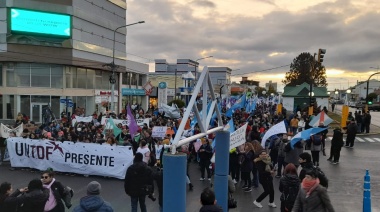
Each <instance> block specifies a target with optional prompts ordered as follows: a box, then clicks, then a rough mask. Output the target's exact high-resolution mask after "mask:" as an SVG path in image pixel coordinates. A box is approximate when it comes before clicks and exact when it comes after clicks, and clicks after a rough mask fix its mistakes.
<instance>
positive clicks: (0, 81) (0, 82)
mask: <svg viewBox="0 0 380 212" xmlns="http://www.w3.org/2000/svg"><path fill="white" fill-rule="evenodd" d="M0 86H3V66H2V65H1V64H0ZM0 103H1V102H0ZM0 113H2V111H0Z"/></svg>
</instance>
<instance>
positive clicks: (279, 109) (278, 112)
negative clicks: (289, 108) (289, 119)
mask: <svg viewBox="0 0 380 212" xmlns="http://www.w3.org/2000/svg"><path fill="white" fill-rule="evenodd" d="M281 113H282V104H278V105H277V114H281Z"/></svg>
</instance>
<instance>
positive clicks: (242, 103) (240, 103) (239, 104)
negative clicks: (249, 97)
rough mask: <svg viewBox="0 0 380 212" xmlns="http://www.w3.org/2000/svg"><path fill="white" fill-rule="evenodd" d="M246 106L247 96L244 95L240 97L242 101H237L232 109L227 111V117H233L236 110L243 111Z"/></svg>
mask: <svg viewBox="0 0 380 212" xmlns="http://www.w3.org/2000/svg"><path fill="white" fill-rule="evenodd" d="M245 104H246V95H245V94H243V95H242V96H241V97H240V99H239V100H237V101H236V102H235V104H234V105H232V106H231V108H230V109H228V110H227V112H226V116H227V117H231V116H232V114H233V113H234V111H235V110H237V109H241V108H245Z"/></svg>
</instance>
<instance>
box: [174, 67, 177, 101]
mask: <svg viewBox="0 0 380 212" xmlns="http://www.w3.org/2000/svg"><path fill="white" fill-rule="evenodd" d="M174 99H177V69H175V70H174Z"/></svg>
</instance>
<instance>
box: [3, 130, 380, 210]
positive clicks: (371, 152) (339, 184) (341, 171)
mask: <svg viewBox="0 0 380 212" xmlns="http://www.w3.org/2000/svg"><path fill="white" fill-rule="evenodd" d="M360 138H361V139H362V140H365V141H366V142H360V141H358V140H357V141H356V143H355V146H354V149H349V148H343V149H342V152H341V160H340V164H338V165H332V164H330V163H328V161H326V159H327V157H323V156H321V161H320V165H321V169H322V170H323V171H324V172H325V174H326V175H327V176H328V178H329V180H330V182H329V185H330V186H329V189H328V194H329V195H330V198H331V201H332V204H333V205H334V208H335V211H337V212H347V211H348V212H359V211H362V204H363V181H364V180H363V179H364V174H365V170H366V169H369V170H370V174H371V192H372V211H373V212H377V211H380V201H378V200H379V199H380V169H379V168H378V167H380V160H379V159H380V154H379V149H380V142H379V139H378V136H376V135H370V136H366V137H360ZM368 139H370V140H368ZM371 141H374V142H371ZM327 145H328V146H327V147H328V148H329V145H330V142H329V141H328V142H327ZM327 152H328V151H327ZM9 168H10V165H9V163H3V165H1V166H0V182H4V181H9V182H11V183H12V184H13V186H14V188H21V187H24V186H26V185H27V184H28V182H29V181H30V180H31V179H33V178H40V175H41V174H40V173H31V172H30V171H22V170H16V171H10V170H9ZM189 172H190V178H191V180H192V183H193V184H194V190H193V191H188V193H187V206H186V211H187V212H195V211H199V208H200V203H199V197H200V193H201V191H202V189H203V188H205V187H207V186H209V182H208V181H203V182H201V181H199V177H200V172H199V170H198V165H197V164H192V165H191V166H190V170H189ZM56 179H57V180H59V181H61V182H62V183H63V184H64V185H68V186H70V187H72V188H73V189H74V191H75V195H74V197H73V201H72V202H73V205H74V206H76V205H78V204H79V200H80V198H81V197H83V196H85V195H86V186H87V184H88V183H89V182H90V181H93V180H96V181H98V182H100V183H101V185H102V191H101V195H102V196H103V198H104V199H105V200H106V201H108V202H110V203H111V205H112V206H113V208H114V211H116V212H122V211H126V212H128V211H131V209H130V198H129V197H128V196H126V194H125V193H124V188H123V181H122V180H118V179H111V178H103V177H94V176H90V177H84V176H82V175H77V176H66V175H57V176H56ZM278 182H279V179H277V178H275V180H274V183H275V203H276V204H277V206H278V208H276V209H274V208H269V207H268V206H267V202H268V198H266V199H264V200H263V202H262V203H263V206H264V207H263V208H261V209H259V208H256V207H255V206H254V205H253V203H252V202H253V200H254V199H255V198H256V197H258V196H259V195H260V193H261V192H262V188H261V187H260V188H258V189H253V191H252V192H251V193H245V192H243V191H242V190H241V189H240V187H241V185H240V183H238V184H237V186H238V187H237V191H236V193H235V194H234V197H235V199H237V201H238V208H236V209H233V210H230V211H239V212H251V211H262V212H267V211H279V210H280V209H279V206H280V201H279V198H280V193H279V191H278ZM156 197H157V196H156ZM146 202H147V207H148V211H152V212H156V211H159V210H158V202H157V201H156V202H152V201H151V200H149V199H147V200H146ZM74 206H73V207H74ZM67 211H72V208H71V209H70V210H67Z"/></svg>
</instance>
